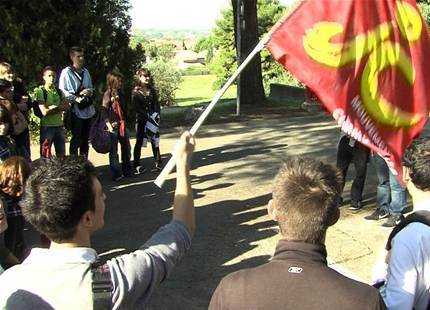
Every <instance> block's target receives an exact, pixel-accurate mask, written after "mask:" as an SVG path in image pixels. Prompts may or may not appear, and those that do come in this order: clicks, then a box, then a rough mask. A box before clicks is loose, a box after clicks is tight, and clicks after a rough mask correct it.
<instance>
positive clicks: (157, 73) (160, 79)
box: [147, 59, 182, 106]
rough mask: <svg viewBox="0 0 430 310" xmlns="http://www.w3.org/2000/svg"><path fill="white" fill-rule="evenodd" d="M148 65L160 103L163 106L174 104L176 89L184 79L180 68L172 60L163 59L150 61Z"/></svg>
mask: <svg viewBox="0 0 430 310" xmlns="http://www.w3.org/2000/svg"><path fill="white" fill-rule="evenodd" d="M147 67H148V69H149V70H150V71H151V76H152V78H153V80H154V86H155V89H156V90H157V92H158V96H159V100H160V104H161V105H162V106H171V105H174V100H175V91H176V90H177V89H178V88H179V84H180V83H181V81H182V77H181V73H180V72H179V70H178V69H176V67H175V66H174V65H173V64H172V63H171V62H166V61H164V60H161V59H160V60H157V61H155V62H150V63H149V64H148V65H147Z"/></svg>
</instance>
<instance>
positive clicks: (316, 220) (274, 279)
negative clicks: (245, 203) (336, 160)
mask: <svg viewBox="0 0 430 310" xmlns="http://www.w3.org/2000/svg"><path fill="white" fill-rule="evenodd" d="M341 182H342V179H341V175H340V173H339V172H338V170H337V169H336V168H335V167H333V166H331V165H328V164H324V163H322V162H320V161H317V160H314V159H311V158H296V159H290V160H288V161H287V162H286V163H285V164H284V165H283V166H282V168H281V169H280V171H279V173H278V175H277V176H276V178H275V181H274V189H273V199H272V200H270V201H269V204H268V207H267V209H268V213H269V216H270V217H271V218H272V219H273V220H275V221H277V222H278V224H279V228H280V234H281V239H280V241H279V243H278V245H277V246H276V250H275V255H274V257H273V258H272V260H271V261H270V262H269V263H267V264H264V265H262V266H259V267H256V268H252V269H246V270H241V271H238V272H235V273H232V274H230V275H228V276H226V277H225V278H224V279H222V281H221V283H220V284H219V285H218V287H217V289H216V290H215V293H214V295H213V296H212V300H211V302H210V305H209V309H212V310H214V309H357V310H362V309H385V305H384V303H383V301H382V298H381V297H380V295H379V293H378V291H377V290H376V289H375V288H373V287H371V286H369V285H367V284H364V283H360V282H357V281H354V280H352V279H349V278H347V277H345V276H343V275H341V274H339V273H338V272H336V271H335V270H333V269H331V268H329V267H328V266H327V258H326V257H327V252H326V249H325V246H324V241H325V235H326V231H327V228H328V227H329V226H331V225H333V224H335V223H336V222H337V220H338V218H339V208H338V201H339V199H340V194H341V193H340V190H341Z"/></svg>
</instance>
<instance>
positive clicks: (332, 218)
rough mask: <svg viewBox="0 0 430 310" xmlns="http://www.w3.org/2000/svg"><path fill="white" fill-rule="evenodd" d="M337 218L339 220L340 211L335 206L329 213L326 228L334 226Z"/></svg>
mask: <svg viewBox="0 0 430 310" xmlns="http://www.w3.org/2000/svg"><path fill="white" fill-rule="evenodd" d="M339 218H340V210H339V207H338V206H336V207H334V208H333V212H331V214H330V218H329V219H328V226H329V227H330V226H333V225H334V224H336V223H337V221H338V220H339Z"/></svg>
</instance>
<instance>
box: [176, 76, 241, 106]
mask: <svg viewBox="0 0 430 310" xmlns="http://www.w3.org/2000/svg"><path fill="white" fill-rule="evenodd" d="M182 78H183V81H182V83H181V85H180V87H179V89H178V90H177V91H176V99H175V101H176V104H177V105H178V106H188V105H194V104H197V103H204V102H210V101H211V100H212V98H213V96H214V95H215V94H216V92H217V91H218V90H214V89H212V85H213V82H214V81H215V75H188V76H183V77H182ZM232 98H236V85H232V86H230V87H229V89H227V91H226V93H225V94H224V96H222V99H232Z"/></svg>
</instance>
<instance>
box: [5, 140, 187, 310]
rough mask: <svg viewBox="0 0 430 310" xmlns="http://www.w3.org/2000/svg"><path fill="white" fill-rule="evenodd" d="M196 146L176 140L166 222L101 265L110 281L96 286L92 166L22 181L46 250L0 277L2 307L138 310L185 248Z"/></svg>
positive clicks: (43, 172) (48, 167) (98, 195)
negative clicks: (128, 250) (171, 199)
mask: <svg viewBox="0 0 430 310" xmlns="http://www.w3.org/2000/svg"><path fill="white" fill-rule="evenodd" d="M194 145H195V143H194V139H193V137H192V136H191V135H190V134H189V133H184V134H183V135H182V136H181V140H180V142H179V144H178V147H177V153H176V155H177V179H176V192H175V198H174V206H173V219H172V221H171V222H170V223H169V224H167V225H165V226H163V227H162V228H160V230H159V231H158V232H156V233H155V234H154V235H153V236H152V237H151V239H149V240H148V241H147V242H146V243H145V244H143V245H142V247H141V248H139V249H138V250H136V251H134V252H132V253H129V254H127V255H122V256H118V257H115V258H113V259H111V260H109V261H107V264H106V265H102V266H101V267H102V270H101V271H102V274H104V275H106V273H107V274H109V275H110V276H109V278H110V279H109V280H106V278H105V277H101V278H102V279H104V281H103V282H102V283H99V281H93V280H92V277H94V278H95V279H96V280H97V279H99V278H100V277H99V276H100V273H95V272H92V266H94V265H93V263H94V261H95V260H96V259H97V253H96V251H95V250H94V249H92V248H91V242H90V238H91V236H92V234H93V233H94V232H95V231H97V230H99V229H101V228H102V227H103V225H104V212H105V203H104V200H105V194H104V192H103V188H102V186H101V184H100V182H99V180H98V179H97V173H96V171H95V168H94V166H93V165H92V164H91V163H90V162H88V161H87V160H86V159H84V158H83V157H81V156H79V157H77V156H76V157H59V158H55V159H53V160H46V161H45V162H42V163H40V166H39V167H38V168H37V169H36V170H35V171H34V172H33V174H32V175H31V176H30V178H29V180H28V181H27V184H26V190H25V198H24V201H23V204H22V207H23V210H25V211H24V216H25V217H26V219H27V220H28V221H29V222H30V223H31V224H33V225H34V226H35V227H36V228H37V229H38V230H39V231H40V232H42V233H44V234H45V235H46V236H48V237H49V239H50V240H51V241H52V242H51V246H50V248H49V249H38V248H36V249H33V250H32V251H31V253H30V255H29V257H28V258H27V259H26V260H25V261H24V262H23V263H22V264H21V265H19V266H15V267H12V268H10V269H8V270H7V271H6V272H5V273H3V274H2V275H1V276H0V308H1V309H93V306H95V305H96V303H99V302H101V301H103V302H106V303H107V302H108V304H104V305H105V306H106V307H104V308H98V307H95V308H94V309H111V308H113V309H143V308H144V306H145V303H146V302H147V301H148V299H149V298H150V296H151V294H152V292H153V291H154V289H155V288H156V287H157V285H158V284H159V283H160V282H162V281H163V280H164V279H165V278H166V277H167V275H168V274H169V273H170V271H171V270H172V268H173V267H174V265H175V264H176V263H177V262H178V260H179V259H180V258H181V257H182V256H183V255H184V253H185V252H186V251H187V250H188V249H189V247H190V244H191V236H192V235H193V232H194V229H195V222H194V203H193V198H192V189H191V185H190V175H189V169H190V167H189V165H190V158H191V154H192V152H193V150H194ZM53 193H55V195H53ZM96 284H97V285H96ZM100 284H102V285H101V286H100ZM110 285H112V287H113V289H112V293H111V294H110V295H109V287H110ZM92 286H93V288H94V287H95V288H96V290H94V289H93V290H92ZM104 289H107V292H104ZM99 290H101V293H102V294H101V295H100V291H99ZM106 294H108V295H107V296H106ZM106 297H107V299H106Z"/></svg>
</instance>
